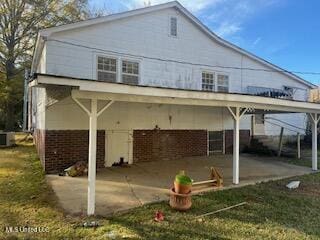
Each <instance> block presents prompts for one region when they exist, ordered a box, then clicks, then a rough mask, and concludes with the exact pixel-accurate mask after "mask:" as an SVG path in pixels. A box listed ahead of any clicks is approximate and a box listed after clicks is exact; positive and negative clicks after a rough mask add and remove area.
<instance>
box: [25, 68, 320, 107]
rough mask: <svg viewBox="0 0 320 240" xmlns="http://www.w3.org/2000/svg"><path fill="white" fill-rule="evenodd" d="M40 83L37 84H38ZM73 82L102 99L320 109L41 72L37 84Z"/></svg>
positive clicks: (90, 95) (265, 99) (87, 95)
mask: <svg viewBox="0 0 320 240" xmlns="http://www.w3.org/2000/svg"><path fill="white" fill-rule="evenodd" d="M36 84H37V85H36ZM41 84H54V85H65V86H73V87H76V88H78V89H79V90H80V91H79V90H76V89H74V90H72V94H74V95H77V96H82V97H84V98H99V99H101V100H116V101H135V102H150V103H151V102H153V103H163V104H178V105H180V104H181V105H197V106H225V107H226V106H229V107H242V108H243V107H245V108H255V109H262V110H274V111H282V112H302V113H320V104H317V103H310V102H299V101H292V100H286V99H277V98H270V97H261V96H252V95H245V94H236V93H218V92H205V91H190V90H189V91H188V90H181V89H170V88H159V87H149V86H138V85H127V84H119V83H108V82H99V81H92V80H83V79H74V78H68V77H55V76H50V75H41V74H38V76H37V79H35V80H34V84H33V83H31V85H34V86H39V85H41Z"/></svg>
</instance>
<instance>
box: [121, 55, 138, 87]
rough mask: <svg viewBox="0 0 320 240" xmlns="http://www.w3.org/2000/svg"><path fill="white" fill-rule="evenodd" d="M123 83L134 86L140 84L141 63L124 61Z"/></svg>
mask: <svg viewBox="0 0 320 240" xmlns="http://www.w3.org/2000/svg"><path fill="white" fill-rule="evenodd" d="M122 82H123V83H127V84H134V85H137V84H138V83H139V62H134V61H127V60H123V61H122Z"/></svg>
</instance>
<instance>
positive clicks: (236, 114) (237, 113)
mask: <svg viewBox="0 0 320 240" xmlns="http://www.w3.org/2000/svg"><path fill="white" fill-rule="evenodd" d="M228 110H229V112H230V114H231V115H232V116H233V120H234V126H233V171H232V173H233V175H232V176H233V184H239V169H240V168H239V158H240V147H239V146H240V137H239V135H240V119H241V117H242V116H243V115H244V114H245V112H246V111H247V108H243V109H241V108H240V107H236V108H235V110H234V111H233V110H232V108H231V107H228Z"/></svg>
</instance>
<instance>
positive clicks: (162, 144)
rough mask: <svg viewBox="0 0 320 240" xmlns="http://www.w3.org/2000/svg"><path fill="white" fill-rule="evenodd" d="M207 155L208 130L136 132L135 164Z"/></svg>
mask: <svg viewBox="0 0 320 240" xmlns="http://www.w3.org/2000/svg"><path fill="white" fill-rule="evenodd" d="M203 155H207V131H206V130H134V131H133V162H145V161H159V160H174V159H179V158H183V157H190V156H203Z"/></svg>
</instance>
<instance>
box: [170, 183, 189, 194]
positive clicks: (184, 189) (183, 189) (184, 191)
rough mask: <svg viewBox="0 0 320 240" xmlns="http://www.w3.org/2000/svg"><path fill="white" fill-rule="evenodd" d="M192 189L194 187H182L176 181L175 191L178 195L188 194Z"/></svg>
mask: <svg viewBox="0 0 320 240" xmlns="http://www.w3.org/2000/svg"><path fill="white" fill-rule="evenodd" d="M191 187H192V185H191V184H190V185H181V184H180V183H177V182H176V181H174V191H175V192H176V193H180V194H188V193H190V192H191Z"/></svg>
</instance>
